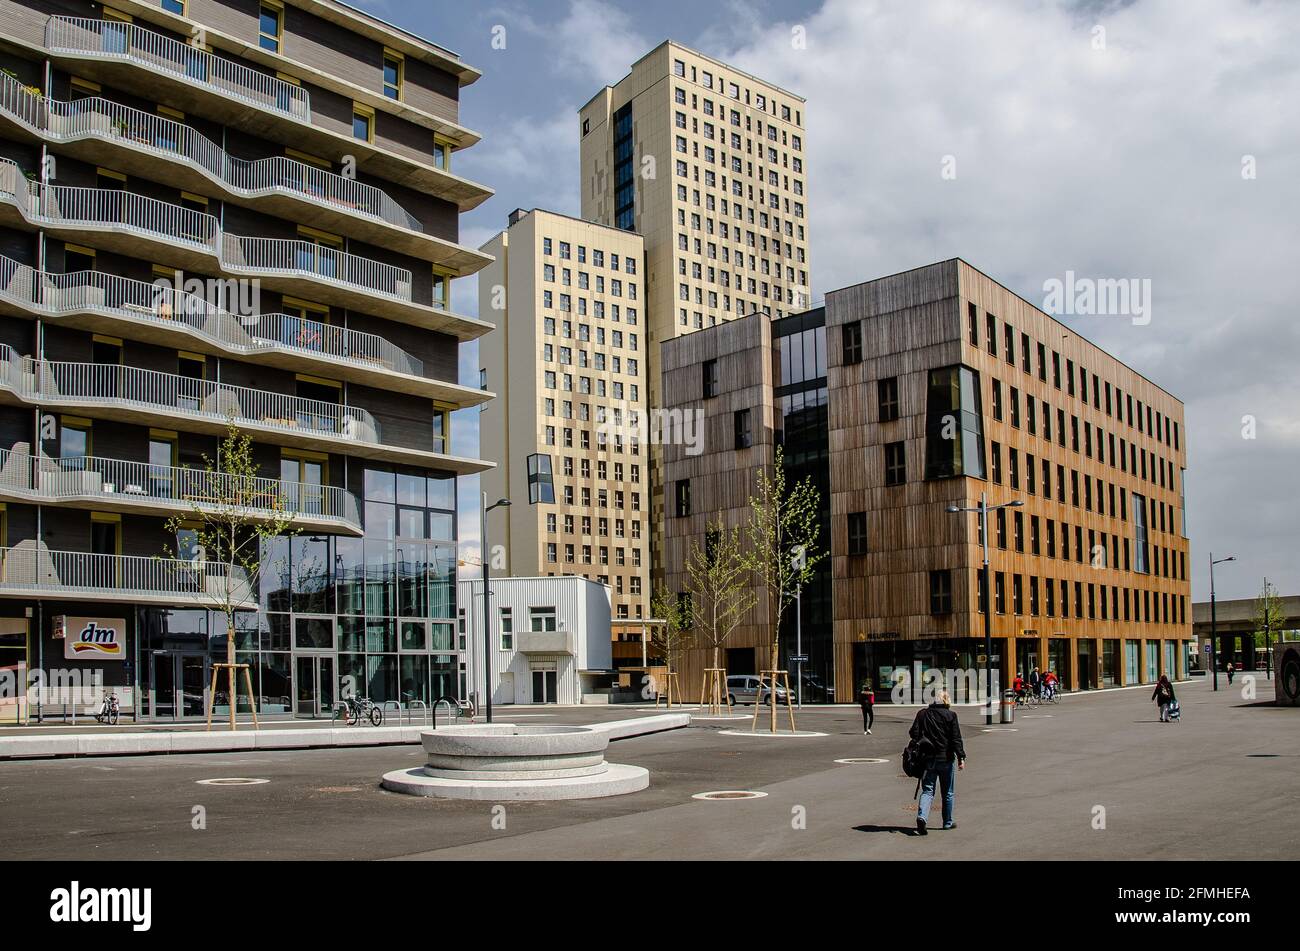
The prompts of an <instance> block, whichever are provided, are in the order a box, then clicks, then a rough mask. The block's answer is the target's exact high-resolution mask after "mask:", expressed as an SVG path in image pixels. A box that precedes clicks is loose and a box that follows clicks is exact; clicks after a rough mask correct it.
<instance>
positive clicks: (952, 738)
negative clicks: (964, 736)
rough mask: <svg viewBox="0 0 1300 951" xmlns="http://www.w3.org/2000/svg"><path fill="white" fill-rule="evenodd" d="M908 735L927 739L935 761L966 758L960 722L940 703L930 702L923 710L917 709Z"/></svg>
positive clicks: (955, 715) (913, 737) (941, 761)
mask: <svg viewBox="0 0 1300 951" xmlns="http://www.w3.org/2000/svg"><path fill="white" fill-rule="evenodd" d="M908 735H909V736H911V738H912V739H914V740H920V739H921V737H922V736H924V737H926V738H927V739H929V741H930V742H931V743H933V744H934V750H935V760H936V761H937V762H940V763H947V762H951V761H952V760H953V759H958V760H964V759H966V747H965V746H964V745H963V744H962V741H961V724H959V723H958V722H957V714H955V713H953V711H952V709H951V708H949V707H945V706H943V705H942V704H940V703H932V704H930V705H929V706H928V707H926V708H925V709H924V710H919V711H917V714H916V719H915V720H913V721H912V728H911V729H910V730H908Z"/></svg>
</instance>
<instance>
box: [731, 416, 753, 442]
mask: <svg viewBox="0 0 1300 951" xmlns="http://www.w3.org/2000/svg"><path fill="white" fill-rule="evenodd" d="M733 426H734V428H735V431H736V448H737V449H748V448H749V447H750V446H752V445H754V433H753V429H752V428H751V426H750V411H749V410H748V409H741V410H736V412H735V413H734V414H733Z"/></svg>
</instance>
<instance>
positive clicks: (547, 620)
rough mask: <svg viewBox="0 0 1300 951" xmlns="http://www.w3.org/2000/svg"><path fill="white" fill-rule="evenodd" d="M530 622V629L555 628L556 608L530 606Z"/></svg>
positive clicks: (549, 629)
mask: <svg viewBox="0 0 1300 951" xmlns="http://www.w3.org/2000/svg"><path fill="white" fill-rule="evenodd" d="M528 623H529V629H530V630H534V631H553V630H555V608H529V609H528Z"/></svg>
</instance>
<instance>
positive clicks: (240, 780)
mask: <svg viewBox="0 0 1300 951" xmlns="http://www.w3.org/2000/svg"><path fill="white" fill-rule="evenodd" d="M195 782H197V783H198V784H199V785H200V786H260V785H262V784H263V783H269V782H270V780H269V779H247V778H245V777H242V776H228V777H225V778H222V779H197V780H195Z"/></svg>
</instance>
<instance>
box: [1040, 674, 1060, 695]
mask: <svg viewBox="0 0 1300 951" xmlns="http://www.w3.org/2000/svg"><path fill="white" fill-rule="evenodd" d="M1043 685H1044V686H1045V687H1046V688H1047V699H1048V700H1051V699H1052V698H1053V697H1055V696H1056V688H1057V679H1056V671H1054V670H1049V671H1048V672H1047V673H1046V674H1044V675H1043Z"/></svg>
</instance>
